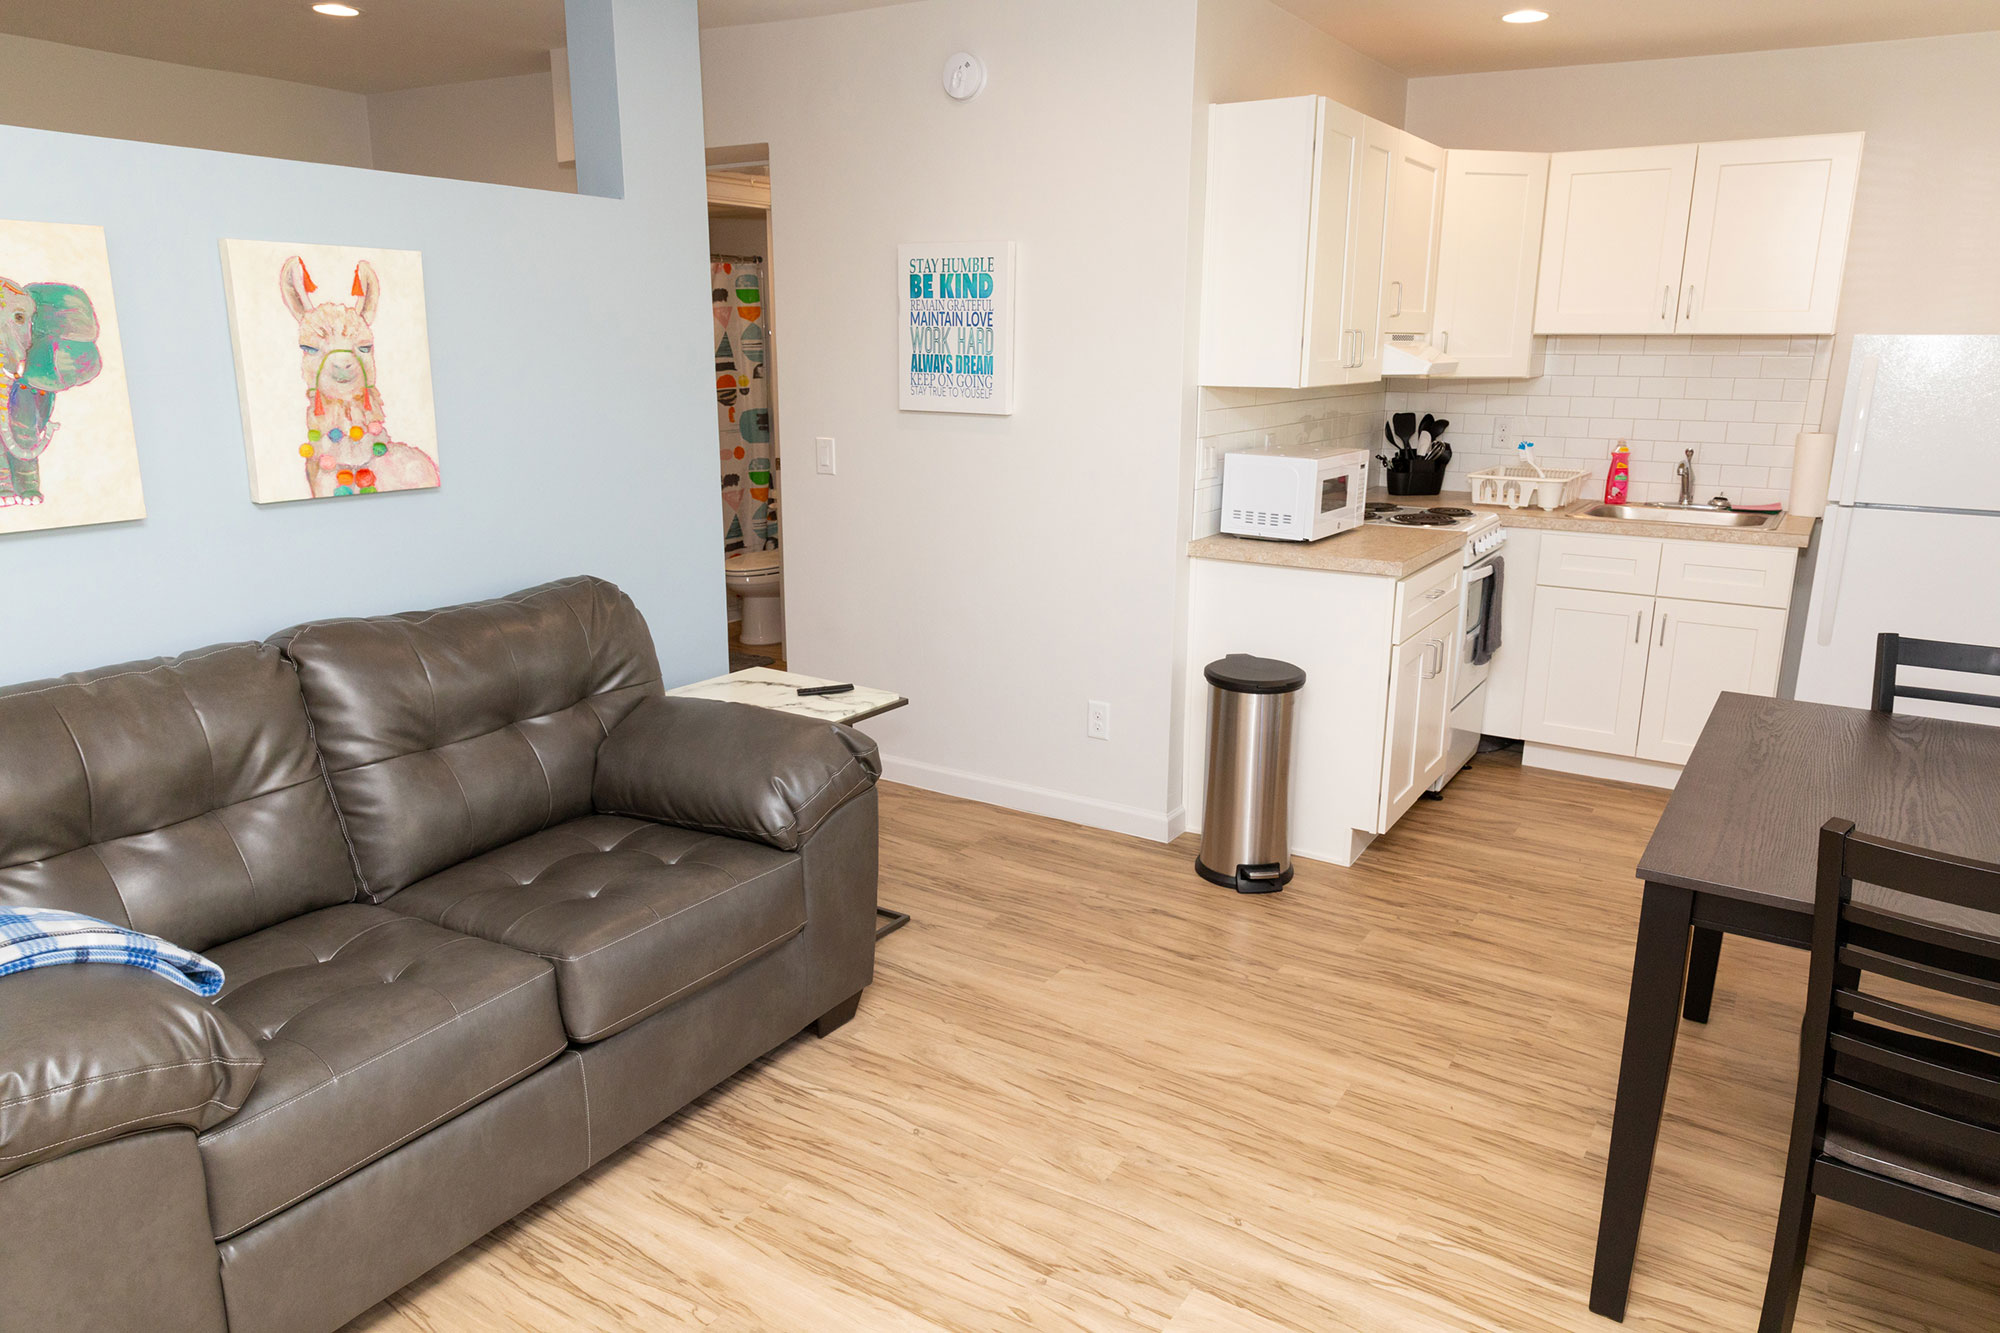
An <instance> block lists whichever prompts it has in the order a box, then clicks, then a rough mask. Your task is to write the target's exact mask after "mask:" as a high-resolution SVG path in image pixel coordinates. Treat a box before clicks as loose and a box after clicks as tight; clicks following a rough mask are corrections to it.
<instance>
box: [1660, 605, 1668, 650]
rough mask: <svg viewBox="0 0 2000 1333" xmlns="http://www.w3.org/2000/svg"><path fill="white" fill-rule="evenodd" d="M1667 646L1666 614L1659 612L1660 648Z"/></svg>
mask: <svg viewBox="0 0 2000 1333" xmlns="http://www.w3.org/2000/svg"><path fill="white" fill-rule="evenodd" d="M1666 646H1667V613H1666V612H1665V611H1662V612H1660V647H1662V648H1664V647H1666Z"/></svg>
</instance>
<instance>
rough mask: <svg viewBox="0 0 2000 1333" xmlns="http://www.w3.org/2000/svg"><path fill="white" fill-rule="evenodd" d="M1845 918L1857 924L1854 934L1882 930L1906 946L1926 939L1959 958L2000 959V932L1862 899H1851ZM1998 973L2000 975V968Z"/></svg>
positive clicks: (1856, 935)
mask: <svg viewBox="0 0 2000 1333" xmlns="http://www.w3.org/2000/svg"><path fill="white" fill-rule="evenodd" d="M1841 919H1842V920H1844V921H1846V922H1848V923H1849V924H1850V925H1852V926H1854V927H1855V928H1856V931H1857V933H1856V934H1855V935H1854V936H1853V937H1852V938H1856V939H1860V938H1863V937H1864V936H1863V935H1862V934H1860V933H1859V932H1862V931H1871V930H1872V931H1879V932H1881V934H1883V935H1889V936H1894V937H1895V938H1896V939H1898V940H1900V941H1903V942H1904V947H1905V948H1908V947H1909V946H1910V945H1911V944H1915V943H1922V944H1925V945H1929V946H1931V947H1933V948H1938V949H1946V950H1949V951H1950V952H1951V953H1952V954H1953V956H1955V957H1958V958H1968V957H1971V958H1981V959H1987V960H1989V961H1991V962H1994V963H2000V936H1992V935H1975V934H1972V933H1971V932H1970V931H1967V930H1961V929H1958V928H1956V927H1953V926H1950V925H1946V924H1944V923H1941V922H1932V921H1918V920H1916V919H1914V918H1912V917H1907V916H1901V915H1898V914H1897V913H1894V912H1891V911H1889V910H1888V909H1887V908H1877V907H1873V906H1870V905H1869V904H1867V903H1862V902H1851V903H1849V904H1848V905H1847V910H1846V911H1845V912H1843V913H1842V914H1841ZM1995 975H2000V972H1996V974H1995Z"/></svg>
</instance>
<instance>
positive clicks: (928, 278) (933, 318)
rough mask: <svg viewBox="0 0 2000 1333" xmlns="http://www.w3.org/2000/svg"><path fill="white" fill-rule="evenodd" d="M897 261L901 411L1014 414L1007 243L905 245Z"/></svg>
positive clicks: (1011, 288)
mask: <svg viewBox="0 0 2000 1333" xmlns="http://www.w3.org/2000/svg"><path fill="white" fill-rule="evenodd" d="M899 257H900V266H901V270H902V271H901V274H900V278H899V282H898V292H899V294H900V299H899V302H898V307H899V310H900V312H901V318H900V319H899V320H898V321H897V335H898V337H899V339H900V340H901V341H900V352H901V361H900V364H901V367H902V371H901V374H902V393H901V406H902V408H903V410H904V411H906V412H983V413H986V414H988V415H995V416H998V415H1005V414H1007V413H1010V412H1012V411H1013V410H1014V246H1013V245H1012V243H1011V242H1009V243H1002V244H996V245H906V246H904V247H902V249H901V250H900V251H899Z"/></svg>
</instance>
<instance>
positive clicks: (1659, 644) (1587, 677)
mask: <svg viewBox="0 0 2000 1333" xmlns="http://www.w3.org/2000/svg"><path fill="white" fill-rule="evenodd" d="M1797 559H1798V553H1797V552H1796V551H1795V550H1792V549H1790V548H1787V547H1768V546H1749V545H1738V544H1732V543H1728V542H1701V541H1672V540H1656V539H1652V538H1644V537H1625V536H1600V535H1596V534H1582V533H1568V532H1548V533H1544V534H1543V535H1542V542H1541V550H1540V553H1539V558H1538V559H1537V560H1536V561H1535V562H1534V569H1535V580H1536V585H1537V586H1536V587H1535V589H1534V615H1533V617H1532V622H1531V627H1530V632H1529V643H1528V655H1527V678H1526V681H1525V682H1524V684H1523V687H1522V691H1521V700H1522V702H1521V714H1520V723H1519V731H1518V733H1513V732H1505V731H1503V732H1500V733H1499V734H1518V735H1520V736H1521V737H1522V738H1523V739H1524V740H1526V741H1527V742H1528V746H1527V749H1526V751H1525V752H1524V754H1523V762H1524V763H1526V764H1528V765H1530V766H1532V767H1544V768H1561V769H1566V770H1568V771H1571V772H1579V773H1588V774H1592V775H1595V776H1599V777H1615V778H1623V779H1627V780H1630V781H1635V782H1649V783H1653V784H1654V785H1657V786H1672V785H1673V784H1674V782H1675V780H1676V779H1677V778H1678V777H1679V773H1680V768H1679V766H1680V765H1681V764H1684V763H1686V762H1687V758H1688V756H1689V754H1691V753H1692V752H1693V750H1694V743H1695V741H1696V739H1697V738H1699V737H1700V735H1701V729H1702V727H1703V726H1704V725H1706V723H1707V722H1708V715H1709V713H1710V711H1711V710H1712V709H1714V707H1715V701H1716V698H1717V697H1718V696H1719V695H1721V694H1722V693H1724V692H1725V691H1734V692H1736V693H1739V694H1762V695H1770V694H1774V693H1776V692H1777V687H1778V671H1779V667H1780V664H1781V662H1782V660H1783V657H1784V646H1785V624H1786V621H1787V619H1788V611H1787V607H1786V597H1787V596H1788V594H1789V590H1790V588H1791V582H1792V571H1793V566H1794V565H1795V564H1796V562H1797ZM1676 594H1677V595H1676ZM1690 594H1693V595H1690ZM1502 697H1503V696H1499V695H1495V696H1494V698H1496V699H1498V698H1502ZM1488 717H1489V720H1490V721H1491V720H1494V719H1495V715H1494V713H1493V712H1492V711H1491V703H1489V713H1488ZM1498 721H1499V723H1500V724H1501V725H1504V724H1505V721H1506V715H1505V712H1504V705H1503V711H1502V713H1501V714H1500V717H1499V719H1498ZM1488 729H1489V730H1492V729H1493V728H1492V726H1491V725H1489V728H1488Z"/></svg>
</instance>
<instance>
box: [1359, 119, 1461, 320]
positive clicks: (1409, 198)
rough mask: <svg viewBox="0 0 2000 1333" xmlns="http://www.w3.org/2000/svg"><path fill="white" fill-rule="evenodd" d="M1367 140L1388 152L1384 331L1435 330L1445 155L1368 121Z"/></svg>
mask: <svg viewBox="0 0 2000 1333" xmlns="http://www.w3.org/2000/svg"><path fill="white" fill-rule="evenodd" d="M1368 142H1369V143H1371V144H1377V143H1379V144H1381V145H1383V146H1384V147H1385V148H1386V149H1387V150H1388V153H1389V214H1388V218H1387V236H1386V239H1385V240H1384V242H1383V245H1382V289H1381V300H1382V328H1383V330H1384V331H1385V332H1388V333H1421V334H1424V335H1426V336H1428V335H1429V334H1430V331H1431V321H1432V319H1433V318H1434V317H1435V316H1436V314H1437V269H1438V240H1439V235H1440V232H1441V230H1442V227H1443V222H1444V197H1445V152H1444V149H1442V148H1439V147H1438V146H1437V145H1436V144H1433V143H1426V142H1424V141H1423V140H1422V139H1419V138H1418V137H1417V136H1416V135H1414V134H1411V133H1409V132H1408V131H1407V130H1399V129H1395V128H1394V127H1392V126H1388V125H1384V124H1381V123H1380V122H1378V121H1370V122H1369V123H1368Z"/></svg>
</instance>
